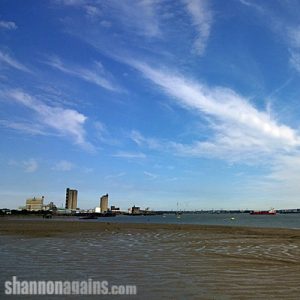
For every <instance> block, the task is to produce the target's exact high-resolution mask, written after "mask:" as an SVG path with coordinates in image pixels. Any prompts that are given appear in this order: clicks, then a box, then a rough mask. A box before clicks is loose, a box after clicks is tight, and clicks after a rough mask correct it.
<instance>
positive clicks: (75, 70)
mask: <svg viewBox="0 0 300 300" xmlns="http://www.w3.org/2000/svg"><path fill="white" fill-rule="evenodd" d="M45 63H46V64H48V65H49V66H51V67H52V68H55V69H57V70H60V71H62V72H64V73H66V74H70V75H72V76H76V77H78V78H81V79H83V80H85V81H88V82H90V83H93V84H96V85H98V86H100V87H102V88H105V89H107V90H110V91H114V92H117V91H120V88H119V87H117V85H116V84H113V83H112V80H113V79H112V75H111V74H110V73H108V72H107V71H105V70H104V68H103V66H102V64H101V63H100V62H95V65H94V70H89V69H86V68H83V67H78V66H66V65H65V64H64V63H63V62H62V61H61V59H60V58H58V57H57V56H52V57H50V58H49V59H48V60H47V61H46V62H45Z"/></svg>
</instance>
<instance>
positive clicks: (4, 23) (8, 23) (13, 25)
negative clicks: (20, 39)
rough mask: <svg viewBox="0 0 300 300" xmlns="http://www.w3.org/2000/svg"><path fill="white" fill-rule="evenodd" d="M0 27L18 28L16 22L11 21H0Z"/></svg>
mask: <svg viewBox="0 0 300 300" xmlns="http://www.w3.org/2000/svg"><path fill="white" fill-rule="evenodd" d="M0 28H4V29H7V30H15V29H17V28H18V26H17V25H16V23H15V22H11V21H0Z"/></svg>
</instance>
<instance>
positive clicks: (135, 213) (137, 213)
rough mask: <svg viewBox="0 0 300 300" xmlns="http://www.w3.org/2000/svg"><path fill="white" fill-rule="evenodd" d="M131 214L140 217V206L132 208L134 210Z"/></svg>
mask: <svg viewBox="0 0 300 300" xmlns="http://www.w3.org/2000/svg"><path fill="white" fill-rule="evenodd" d="M131 213H132V214H133V215H139V214H141V211H140V208H139V207H138V206H135V205H134V206H132V208H131Z"/></svg>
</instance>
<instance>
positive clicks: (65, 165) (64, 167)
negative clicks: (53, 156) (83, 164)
mask: <svg viewBox="0 0 300 300" xmlns="http://www.w3.org/2000/svg"><path fill="white" fill-rule="evenodd" d="M73 168H74V164H73V163H72V162H70V161H67V160H60V161H58V162H57V163H56V164H55V165H54V166H53V168H52V170H54V171H61V172H66V171H71V170H72V169H73Z"/></svg>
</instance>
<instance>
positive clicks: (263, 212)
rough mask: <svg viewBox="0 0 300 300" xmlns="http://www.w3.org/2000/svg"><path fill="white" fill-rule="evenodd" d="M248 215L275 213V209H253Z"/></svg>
mask: <svg viewBox="0 0 300 300" xmlns="http://www.w3.org/2000/svg"><path fill="white" fill-rule="evenodd" d="M250 215H276V210H275V209H270V210H253V211H251V212H250Z"/></svg>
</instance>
